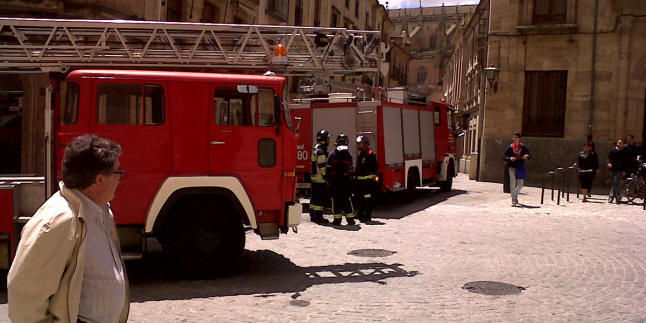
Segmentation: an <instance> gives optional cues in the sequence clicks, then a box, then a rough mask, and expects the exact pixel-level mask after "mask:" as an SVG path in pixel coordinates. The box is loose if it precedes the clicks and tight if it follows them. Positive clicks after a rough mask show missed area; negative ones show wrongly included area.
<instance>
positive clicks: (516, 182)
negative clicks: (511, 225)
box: [502, 132, 531, 206]
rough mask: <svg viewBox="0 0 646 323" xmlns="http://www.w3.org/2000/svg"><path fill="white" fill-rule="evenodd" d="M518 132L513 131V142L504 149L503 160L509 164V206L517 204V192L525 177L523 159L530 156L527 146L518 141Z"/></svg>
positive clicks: (521, 186)
mask: <svg viewBox="0 0 646 323" xmlns="http://www.w3.org/2000/svg"><path fill="white" fill-rule="evenodd" d="M520 138H521V135H520V132H514V135H513V136H512V140H513V142H512V143H511V145H509V146H508V147H507V149H505V153H504V154H503V157H502V158H503V161H504V162H505V165H506V166H509V191H510V193H511V206H518V194H519V193H520V190H521V189H522V188H523V182H524V180H525V179H526V178H527V170H526V169H525V160H527V159H529V158H531V155H530V153H529V148H527V146H525V145H524V144H522V143H521V142H520Z"/></svg>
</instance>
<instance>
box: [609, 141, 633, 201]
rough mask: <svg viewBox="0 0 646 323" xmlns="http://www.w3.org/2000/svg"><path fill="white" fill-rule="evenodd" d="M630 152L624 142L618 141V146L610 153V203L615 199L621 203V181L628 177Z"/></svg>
mask: <svg viewBox="0 0 646 323" xmlns="http://www.w3.org/2000/svg"><path fill="white" fill-rule="evenodd" d="M628 159H629V156H628V152H627V151H626V149H624V141H623V140H622V139H619V140H617V145H616V146H615V147H613V148H612V149H610V152H609V153H608V164H607V165H606V166H607V167H608V170H609V171H610V183H611V184H612V186H611V187H610V193H609V194H608V203H611V202H612V200H613V199H614V200H615V202H617V203H620V202H621V179H622V177H623V176H626V168H627V164H628Z"/></svg>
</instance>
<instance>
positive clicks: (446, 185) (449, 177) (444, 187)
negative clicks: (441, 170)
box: [440, 161, 455, 192]
mask: <svg viewBox="0 0 646 323" xmlns="http://www.w3.org/2000/svg"><path fill="white" fill-rule="evenodd" d="M453 167H454V166H453V162H452V161H451V162H450V163H449V167H447V168H446V180H445V181H441V182H440V192H450V191H451V189H452V188H453V174H454V173H455V170H454V168H453Z"/></svg>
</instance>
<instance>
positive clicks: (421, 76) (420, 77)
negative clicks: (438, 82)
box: [417, 67, 426, 84]
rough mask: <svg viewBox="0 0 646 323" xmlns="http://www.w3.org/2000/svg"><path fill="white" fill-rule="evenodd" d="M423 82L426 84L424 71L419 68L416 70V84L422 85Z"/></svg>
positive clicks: (422, 68)
mask: <svg viewBox="0 0 646 323" xmlns="http://www.w3.org/2000/svg"><path fill="white" fill-rule="evenodd" d="M424 82H426V69H425V68H424V67H420V68H419V69H418V70H417V84H424Z"/></svg>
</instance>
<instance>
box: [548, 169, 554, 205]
mask: <svg viewBox="0 0 646 323" xmlns="http://www.w3.org/2000/svg"><path fill="white" fill-rule="evenodd" d="M548 174H550V182H551V183H550V189H551V190H552V201H554V175H555V173H554V171H550V172H549V173H548Z"/></svg>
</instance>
